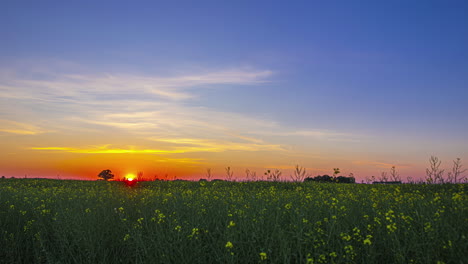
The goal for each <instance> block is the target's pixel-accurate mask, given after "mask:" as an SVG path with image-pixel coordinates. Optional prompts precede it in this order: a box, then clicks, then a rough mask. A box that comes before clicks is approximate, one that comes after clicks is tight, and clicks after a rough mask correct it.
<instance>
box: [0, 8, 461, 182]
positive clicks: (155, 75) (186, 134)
mask: <svg viewBox="0 0 468 264" xmlns="http://www.w3.org/2000/svg"><path fill="white" fill-rule="evenodd" d="M467 14H468V2H467V1H21V0H20V1H16V0H6V1H2V2H1V3H0V36H1V41H0V147H1V152H0V176H1V175H4V176H6V177H11V176H15V177H24V176H25V175H26V176H27V177H51V178H62V179H65V178H73V179H96V178H97V174H98V173H99V172H100V171H101V170H104V169H110V170H112V171H113V172H114V173H115V174H116V176H117V177H123V176H124V175H126V174H127V173H137V172H138V171H142V172H143V173H144V176H146V177H154V176H155V175H157V176H158V177H160V178H164V176H165V175H166V174H167V175H168V176H167V177H168V178H171V179H172V178H175V177H177V178H178V179H199V178H202V177H205V173H206V170H207V168H211V170H212V174H213V178H224V177H225V172H224V168H225V167H228V166H230V167H231V168H232V170H233V171H234V177H235V178H237V179H243V178H244V177H245V173H244V172H245V170H246V169H247V168H248V169H250V170H251V171H256V172H257V175H259V176H261V175H262V174H263V173H264V172H265V171H266V170H267V169H275V168H277V169H280V170H281V171H282V172H283V176H284V179H288V178H289V175H290V174H291V169H292V168H293V167H294V165H296V164H299V165H300V166H303V167H305V168H307V171H308V172H309V173H310V174H312V175H313V176H315V175H318V174H332V173H333V168H335V167H339V168H340V169H341V172H342V173H341V174H342V175H348V174H349V173H354V175H355V176H356V178H357V181H359V182H360V181H361V180H362V179H364V178H365V177H370V176H371V175H375V176H379V175H380V173H381V172H382V171H389V169H390V167H391V166H396V168H397V170H398V171H399V172H400V174H401V176H402V178H403V179H406V177H408V176H411V177H413V178H421V177H424V175H425V169H426V168H427V167H428V166H429V162H428V159H429V158H430V156H431V155H435V156H438V157H439V158H440V159H441V160H442V167H444V168H445V169H447V170H448V169H450V168H451V165H452V160H454V159H456V158H461V159H462V162H463V163H464V164H465V167H468V133H467V131H468V116H467V115H468V15H467Z"/></svg>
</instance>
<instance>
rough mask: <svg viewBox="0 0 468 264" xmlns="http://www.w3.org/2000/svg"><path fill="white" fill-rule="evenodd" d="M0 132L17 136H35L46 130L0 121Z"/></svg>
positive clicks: (29, 125)
mask: <svg viewBox="0 0 468 264" xmlns="http://www.w3.org/2000/svg"><path fill="white" fill-rule="evenodd" d="M0 132H4V133H11V134H19V135H37V134H41V133H45V132H47V130H45V129H42V128H40V127H37V126H35V125H31V124H25V123H20V122H15V121H10V120H1V119H0Z"/></svg>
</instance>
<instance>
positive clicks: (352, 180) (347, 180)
mask: <svg viewBox="0 0 468 264" xmlns="http://www.w3.org/2000/svg"><path fill="white" fill-rule="evenodd" d="M304 182H332V183H356V179H355V178H354V177H345V176H338V177H332V176H330V175H326V174H325V175H317V176H315V177H307V178H305V179H304Z"/></svg>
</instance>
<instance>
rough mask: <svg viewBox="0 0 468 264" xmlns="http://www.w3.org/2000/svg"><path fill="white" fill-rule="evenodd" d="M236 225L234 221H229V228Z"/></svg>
mask: <svg viewBox="0 0 468 264" xmlns="http://www.w3.org/2000/svg"><path fill="white" fill-rule="evenodd" d="M235 226H236V223H234V221H229V225H228V228H231V227H235Z"/></svg>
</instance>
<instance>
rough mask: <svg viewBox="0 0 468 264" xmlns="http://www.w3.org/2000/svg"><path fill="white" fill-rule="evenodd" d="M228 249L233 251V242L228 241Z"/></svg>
mask: <svg viewBox="0 0 468 264" xmlns="http://www.w3.org/2000/svg"><path fill="white" fill-rule="evenodd" d="M225 247H226V248H228V249H231V248H233V247H234V245H233V244H232V243H231V241H228V242H227V243H226V245H225Z"/></svg>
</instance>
